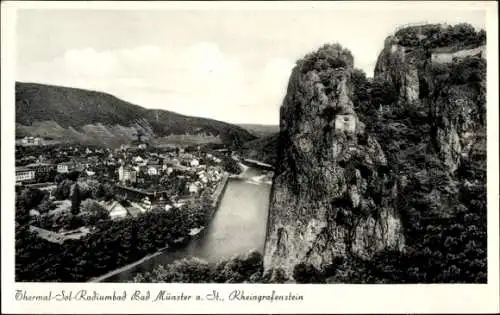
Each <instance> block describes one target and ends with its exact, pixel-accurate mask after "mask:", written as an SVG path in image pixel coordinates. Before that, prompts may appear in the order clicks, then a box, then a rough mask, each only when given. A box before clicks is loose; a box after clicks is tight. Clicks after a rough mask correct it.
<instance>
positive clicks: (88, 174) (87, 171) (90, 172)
mask: <svg viewBox="0 0 500 315" xmlns="http://www.w3.org/2000/svg"><path fill="white" fill-rule="evenodd" d="M85 173H87V176H94V175H95V172H94V171H92V170H86V171H85Z"/></svg>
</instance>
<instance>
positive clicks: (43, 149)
mask: <svg viewBox="0 0 500 315" xmlns="http://www.w3.org/2000/svg"><path fill="white" fill-rule="evenodd" d="M49 141H50V140H46V139H42V138H36V137H35V138H34V137H25V138H22V139H20V140H19V141H17V144H16V151H15V154H16V170H15V173H16V176H15V177H16V232H18V231H21V232H22V231H23V230H24V231H25V233H28V234H30V237H37V238H38V240H37V241H36V242H42V243H43V244H44V246H49V247H51V248H54V246H56V247H57V246H58V251H64V252H65V251H68V248H67V247H68V246H70V245H68V244H73V245H74V243H75V242H78V241H82V242H85V243H87V242H88V241H89V239H93V238H95V239H99V238H100V239H101V241H102V242H105V241H104V240H103V234H105V233H108V232H109V228H105V226H109V224H114V225H115V226H127V227H129V226H133V229H134V231H133V232H131V234H132V236H130V237H131V238H132V239H134V238H140V237H141V236H137V233H141V232H142V233H146V232H145V231H141V229H140V228H138V227H137V225H138V224H142V223H138V222H144V221H145V220H152V221H156V223H158V226H157V227H155V226H154V224H155V223H153V226H152V225H151V223H149V226H148V228H149V230H152V231H153V230H155V229H159V230H162V231H164V233H165V235H158V233H160V232H158V233H156V235H155V236H151V237H155V238H156V239H154V240H152V242H150V243H149V244H146V243H148V242H147V241H146V240H145V241H144V247H145V249H144V250H140V249H138V248H137V247H141V246H138V245H137V243H138V241H137V240H131V241H132V243H134V244H135V246H134V249H132V250H130V249H129V248H127V249H126V250H124V251H122V250H121V249H120V248H118V247H117V248H113V249H112V251H113V252H116V254H117V255H118V254H119V255H124V253H123V252H130V251H132V252H134V253H133V254H131V255H130V256H127V257H123V262H120V261H118V262H113V263H111V264H110V265H106V266H103V267H102V268H101V269H102V273H104V272H109V271H110V269H112V268H113V267H120V266H121V265H123V264H124V263H130V262H132V261H134V260H136V259H138V258H140V257H142V256H144V255H145V254H151V253H152V252H154V251H156V250H160V249H165V248H167V247H169V246H175V245H176V244H183V243H184V242H186V241H187V240H189V238H190V237H192V236H194V235H196V234H197V233H199V232H200V231H201V230H202V229H203V228H204V226H206V224H207V222H208V221H209V220H210V218H211V216H213V213H214V211H215V209H216V207H217V203H218V201H219V199H220V196H221V194H222V192H223V190H224V187H225V185H226V182H227V180H228V178H229V177H230V176H237V174H238V173H240V172H241V171H242V167H243V166H242V164H241V163H240V162H239V161H238V159H239V157H238V156H237V155H236V154H235V153H234V152H232V151H230V150H228V149H227V148H224V147H222V146H219V147H218V148H210V147H209V146H191V147H179V146H177V147H175V146H170V147H164V148H157V147H153V146H150V145H149V144H148V143H147V142H145V141H142V140H134V141H132V142H131V143H130V144H128V145H121V146H120V147H117V148H114V149H111V148H103V147H98V146H92V145H83V144H69V143H53V142H49ZM165 218H170V219H171V221H169V222H170V224H171V225H170V224H161V222H162V220H163V219H165ZM165 220H166V219H165ZM172 222H177V223H175V224H174V223H172ZM145 224H146V223H145ZM159 225H162V226H161V227H160V226H159ZM174 225H175V227H174ZM143 228H144V227H143ZM21 232H19V233H21ZM161 233H163V232H161ZM161 233H160V234H161ZM134 235H135V236H134ZM31 241H33V240H31ZM26 242H28V241H27V240H26ZM50 244H52V245H50ZM30 246H31V245H30ZM107 246H111V245H110V244H108V245H107ZM130 246H132V245H129V247H130ZM70 247H71V246H70ZM22 250H27V251H29V250H31V249H30V247H29V246H27V247H26V248H24V249H22ZM45 254H49V255H51V254H55V253H51V252H48V253H45ZM72 255H74V253H73V254H72ZM29 256H30V257H31V256H32V253H31V252H30V255H29ZM19 263H21V262H19ZM33 263H35V262H33ZM16 265H17V262H16ZM19 266H20V268H24V267H27V265H26V262H24V263H23V266H24V267H23V266H21V265H19ZM41 268H42V267H41ZM31 269H33V266H31ZM35 269H36V268H35ZM99 269H100V268H94V270H92V272H91V274H82V275H80V276H79V277H76V278H78V279H79V278H88V277H89V276H90V275H92V276H98V274H97V272H98V271H97V270H99ZM41 270H43V268H42V269H41ZM20 276H21V277H22V276H23V275H22V273H20ZM73 276H74V275H64V276H63V277H62V278H61V279H66V278H67V279H75V277H73Z"/></svg>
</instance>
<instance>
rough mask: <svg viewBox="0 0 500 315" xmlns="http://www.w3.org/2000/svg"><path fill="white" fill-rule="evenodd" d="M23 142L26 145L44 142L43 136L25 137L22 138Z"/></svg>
mask: <svg viewBox="0 0 500 315" xmlns="http://www.w3.org/2000/svg"><path fill="white" fill-rule="evenodd" d="M21 142H22V144H24V145H41V144H42V138H39V137H24V138H23V139H22V140H21Z"/></svg>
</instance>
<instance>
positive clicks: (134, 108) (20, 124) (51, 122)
mask: <svg viewBox="0 0 500 315" xmlns="http://www.w3.org/2000/svg"><path fill="white" fill-rule="evenodd" d="M138 132H139V133H142V134H143V135H144V138H146V139H149V140H152V141H153V142H156V143H157V144H160V145H161V144H165V143H168V142H169V141H170V140H171V139H170V138H172V139H173V140H172V141H173V142H178V138H179V137H178V136H179V135H183V136H185V137H184V138H185V139H192V140H193V141H194V143H203V142H207V143H212V142H218V143H224V144H227V145H235V146H240V145H241V144H243V143H244V142H247V141H250V140H253V139H255V138H256V137H255V136H254V135H252V134H250V133H249V132H248V131H247V130H245V129H243V128H241V127H238V126H235V125H231V124H228V123H224V122H221V121H217V120H212V119H206V118H199V117H190V116H184V115H180V114H177V113H174V112H170V111H166V110H152V109H145V108H143V107H140V106H138V105H134V104H131V103H129V102H126V101H124V100H121V99H118V98H116V97H115V96H113V95H110V94H106V93H102V92H96V91H89V90H83V89H76V88H68V87H62V86H51V85H43V84H35V83H22V82H16V136H24V135H33V136H44V137H50V138H54V139H63V140H65V141H78V142H84V143H85V142H87V143H95V144H101V145H111V146H116V145H119V144H122V143H129V142H130V141H131V140H133V139H135V138H136V134H137V133H138Z"/></svg>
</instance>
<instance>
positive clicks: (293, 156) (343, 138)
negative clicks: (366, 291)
mask: <svg viewBox="0 0 500 315" xmlns="http://www.w3.org/2000/svg"><path fill="white" fill-rule="evenodd" d="M352 70H353V57H352V55H351V53H350V52H349V51H348V50H347V49H344V48H342V47H341V46H340V45H337V44H335V45H326V46H324V47H322V48H320V49H319V50H318V51H317V52H315V53H312V54H309V55H307V56H306V57H305V58H304V59H303V60H300V61H299V62H298V63H297V66H296V67H295V68H294V69H293V71H292V74H291V77H290V81H289V85H288V90H287V94H286V97H285V99H284V102H283V105H282V107H281V113H280V116H281V118H280V136H279V140H278V146H279V147H278V161H277V163H276V173H275V178H274V181H273V187H272V192H271V201H270V210H269V219H268V230H267V238H266V244H265V254H264V268H265V269H266V270H275V269H278V268H281V269H282V270H283V271H284V273H285V274H286V276H288V277H291V275H292V273H293V268H294V267H295V265H296V264H298V263H307V264H311V265H313V266H314V267H316V268H322V267H325V266H326V265H328V264H330V263H331V262H332V260H333V259H334V258H335V257H345V256H349V255H354V256H356V257H359V258H362V259H369V258H370V257H372V256H373V255H374V254H375V253H377V252H378V251H380V250H391V249H393V250H400V249H402V248H403V246H404V243H405V240H404V236H403V231H402V225H401V221H400V219H399V214H398V212H397V210H396V209H395V208H394V206H393V204H392V202H391V200H394V197H395V196H396V195H397V189H398V187H397V185H396V184H394V183H392V182H390V181H389V179H388V176H387V174H386V173H387V172H386V170H387V161H386V157H385V155H384V152H383V151H382V149H381V147H380V145H379V143H378V142H377V140H376V139H374V138H373V137H371V136H370V135H369V134H366V133H365V125H364V123H363V122H362V121H360V119H359V118H358V115H357V114H356V111H355V109H354V105H353V102H352V89H353V86H352V82H351V74H352Z"/></svg>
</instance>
